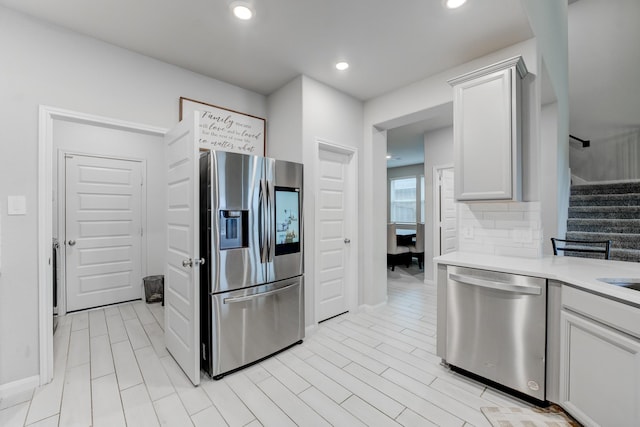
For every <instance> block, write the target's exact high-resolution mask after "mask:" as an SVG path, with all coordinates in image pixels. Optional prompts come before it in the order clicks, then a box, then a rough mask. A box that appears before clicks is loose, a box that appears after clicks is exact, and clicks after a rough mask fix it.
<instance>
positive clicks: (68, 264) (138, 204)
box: [64, 155, 143, 311]
mask: <svg viewBox="0 0 640 427" xmlns="http://www.w3.org/2000/svg"><path fill="white" fill-rule="evenodd" d="M142 184H143V182H142V163H141V162H139V161H130V160H119V159H109V158H101V157H90V156H80V155H67V156H65V238H64V242H65V246H64V250H65V277H66V303H67V311H74V310H81V309H85V308H90V307H97V306H101V305H106V304H113V303H117V302H122V301H128V300H132V299H139V298H140V297H141V296H142V277H141V274H142V273H141V270H142V268H141V259H142V256H141V251H142V236H141V235H142V226H141V213H142V197H141V194H142Z"/></svg>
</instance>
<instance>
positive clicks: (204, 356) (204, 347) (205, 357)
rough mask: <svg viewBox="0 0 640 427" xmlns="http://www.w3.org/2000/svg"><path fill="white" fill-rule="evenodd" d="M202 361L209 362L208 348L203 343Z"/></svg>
mask: <svg viewBox="0 0 640 427" xmlns="http://www.w3.org/2000/svg"><path fill="white" fill-rule="evenodd" d="M202 360H207V347H206V346H205V345H204V343H202Z"/></svg>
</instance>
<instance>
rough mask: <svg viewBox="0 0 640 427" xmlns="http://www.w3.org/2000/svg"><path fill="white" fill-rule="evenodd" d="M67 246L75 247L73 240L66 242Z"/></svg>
mask: <svg viewBox="0 0 640 427" xmlns="http://www.w3.org/2000/svg"><path fill="white" fill-rule="evenodd" d="M67 244H68V245H69V246H75V245H76V241H75V240H69V241H68V242H67Z"/></svg>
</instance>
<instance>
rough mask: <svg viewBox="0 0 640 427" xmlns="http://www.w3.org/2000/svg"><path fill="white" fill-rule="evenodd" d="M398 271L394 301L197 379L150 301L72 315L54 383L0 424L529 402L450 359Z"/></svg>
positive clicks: (353, 421)
mask: <svg viewBox="0 0 640 427" xmlns="http://www.w3.org/2000/svg"><path fill="white" fill-rule="evenodd" d="M422 277H423V276H422V275H421V274H417V275H416V274H408V273H407V272H406V271H404V270H403V269H402V268H396V271H395V272H389V286H388V295H389V299H388V303H387V304H386V305H385V306H383V307H380V308H378V309H376V310H375V311H372V312H360V313H354V314H345V315H342V316H340V317H337V318H334V319H332V320H329V321H327V322H323V323H321V324H320V325H319V327H318V328H317V330H316V331H315V333H313V334H312V335H311V336H309V337H307V338H306V339H305V341H304V343H303V344H302V345H298V346H295V347H293V348H291V349H289V350H287V351H285V352H283V353H281V354H279V355H277V356H276V357H272V358H270V359H267V360H265V361H263V362H262V363H260V364H257V365H254V366H252V367H250V368H247V369H244V370H242V371H240V372H237V373H234V374H232V375H229V376H226V377H225V378H224V379H223V380H221V381H213V380H211V379H209V378H207V377H206V376H203V378H202V384H201V385H200V386H199V387H193V386H192V385H191V383H190V382H189V380H188V379H187V378H186V376H185V375H184V374H183V373H182V371H181V370H180V368H179V367H178V365H177V364H176V363H175V361H174V360H173V359H172V358H171V356H170V355H169V354H168V353H167V350H166V349H165V348H164V344H163V330H162V328H163V321H162V320H163V307H161V306H160V305H159V304H152V305H147V304H145V303H143V302H141V301H139V302H134V303H128V304H122V305H119V306H110V307H106V308H102V309H96V310H91V311H88V312H82V313H76V314H73V315H69V316H66V317H64V318H63V319H61V321H60V323H59V326H58V330H57V331H56V334H55V336H54V353H55V355H54V380H53V382H51V383H50V384H47V385H46V386H43V387H40V388H38V389H36V390H35V391H30V392H25V393H20V394H17V395H14V396H9V397H5V398H4V399H2V400H1V401H0V426H2V427H13V426H40V427H42V426H63V427H70V426H91V425H92V426H109V427H114V426H130V427H139V426H159V425H163V426H176V427H183V426H250V427H254V426H276V427H281V426H296V425H297V426H330V425H333V426H349V427H352V426H434V425H441V426H471V425H472V426H477V427H480V426H490V424H489V423H488V421H487V420H486V418H485V417H484V415H482V413H481V412H480V408H481V407H483V406H528V405H527V404H526V403H523V402H521V401H519V400H516V399H514V398H511V397H509V396H507V395H505V394H503V393H500V392H498V391H495V390H493V389H491V388H487V387H485V386H484V385H482V384H479V383H477V382H474V381H472V380H470V379H467V378H465V377H462V376H460V375H458V374H456V373H452V372H451V371H449V370H447V369H445V368H443V367H442V366H441V365H440V359H439V358H438V357H437V356H436V355H435V345H436V340H435V332H436V327H435V318H436V316H435V314H436V298H435V289H434V287H433V286H429V285H424V284H423V283H422Z"/></svg>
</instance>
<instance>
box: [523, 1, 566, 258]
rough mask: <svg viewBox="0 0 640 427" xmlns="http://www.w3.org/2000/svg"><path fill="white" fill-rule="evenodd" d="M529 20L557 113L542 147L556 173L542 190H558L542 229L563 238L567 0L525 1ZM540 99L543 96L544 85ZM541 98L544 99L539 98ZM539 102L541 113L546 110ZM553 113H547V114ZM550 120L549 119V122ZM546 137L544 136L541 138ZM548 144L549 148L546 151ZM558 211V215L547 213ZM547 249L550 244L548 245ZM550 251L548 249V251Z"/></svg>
mask: <svg viewBox="0 0 640 427" xmlns="http://www.w3.org/2000/svg"><path fill="white" fill-rule="evenodd" d="M521 1H522V5H523V7H524V9H525V11H526V12H527V15H528V17H529V24H530V25H531V29H532V30H533V33H534V35H535V37H536V41H537V49H538V61H537V65H536V67H535V68H534V70H536V74H537V75H539V76H542V74H543V73H546V74H547V77H548V80H549V82H550V84H551V86H552V88H553V92H554V94H555V100H556V101H557V111H556V112H554V113H553V114H554V115H555V119H554V120H553V122H554V123H553V126H555V128H556V133H555V135H552V134H546V135H544V137H545V141H544V143H543V144H544V145H542V144H541V147H540V164H541V165H544V166H543V167H545V168H546V167H550V166H551V165H554V166H555V168H556V172H555V173H552V174H544V173H541V174H540V176H539V183H540V184H539V185H540V189H541V190H540V191H545V190H544V189H547V188H554V189H555V190H556V192H557V193H556V197H555V198H543V199H542V200H541V206H540V209H541V211H542V212H543V223H542V227H543V229H544V230H545V235H562V234H564V230H565V229H566V224H567V216H568V210H569V191H570V180H571V177H570V176H569V138H568V136H569V59H568V58H569V51H568V50H569V49H568V5H567V2H564V1H552V0H546V1H540V0H521ZM538 86H539V88H538V93H537V96H538V97H540V96H541V95H540V89H541V85H538ZM539 99H540V98H539ZM541 104H542V102H541V100H539V101H538V105H537V108H538V114H539V115H541V114H542V113H541V112H540V110H541V107H542V105H541ZM549 112H550V111H547V114H548V113H549ZM548 119H549V118H547V120H548ZM541 138H542V135H541ZM545 145H546V148H545ZM551 211H554V212H557V216H553V215H546V214H544V213H545V212H551ZM544 246H545V248H547V246H548V245H547V244H546V242H545V244H544ZM546 250H548V248H547V249H546Z"/></svg>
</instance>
